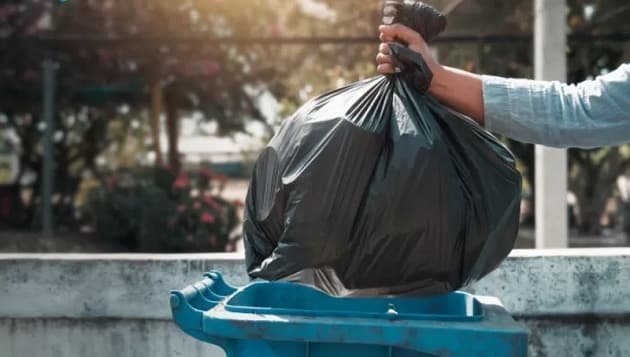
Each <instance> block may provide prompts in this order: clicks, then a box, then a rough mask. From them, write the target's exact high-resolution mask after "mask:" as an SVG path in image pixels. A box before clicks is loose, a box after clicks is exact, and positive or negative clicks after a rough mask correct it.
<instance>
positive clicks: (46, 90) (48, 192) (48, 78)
mask: <svg viewBox="0 0 630 357" xmlns="http://www.w3.org/2000/svg"><path fill="white" fill-rule="evenodd" d="M57 68H58V65H57V63H56V62H54V61H53V60H50V59H46V60H44V63H43V64H42V69H43V72H44V75H43V80H44V81H43V91H42V98H43V106H42V108H43V109H42V120H43V122H44V124H45V129H44V137H43V139H44V153H43V160H44V161H43V167H42V233H43V235H44V236H51V235H52V234H53V230H54V222H53V210H52V195H53V188H54V162H53V161H54V148H55V147H54V143H53V135H54V130H55V127H54V118H55V81H56V78H55V76H56V72H57Z"/></svg>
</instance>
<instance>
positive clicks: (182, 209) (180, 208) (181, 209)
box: [177, 205, 186, 212]
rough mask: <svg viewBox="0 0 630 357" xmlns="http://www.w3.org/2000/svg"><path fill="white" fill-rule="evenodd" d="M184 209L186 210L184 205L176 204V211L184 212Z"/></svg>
mask: <svg viewBox="0 0 630 357" xmlns="http://www.w3.org/2000/svg"><path fill="white" fill-rule="evenodd" d="M184 211H186V205H179V206H177V212H184Z"/></svg>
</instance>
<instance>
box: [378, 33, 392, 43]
mask: <svg viewBox="0 0 630 357" xmlns="http://www.w3.org/2000/svg"><path fill="white" fill-rule="evenodd" d="M378 38H379V40H381V42H394V37H393V36H390V35H386V34H384V33H381V34H380V35H379V36H378Z"/></svg>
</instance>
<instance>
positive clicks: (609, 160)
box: [0, 0, 630, 252]
mask: <svg viewBox="0 0 630 357" xmlns="http://www.w3.org/2000/svg"><path fill="white" fill-rule="evenodd" d="M428 2H429V3H431V4H432V5H434V6H436V7H437V8H439V9H441V10H443V11H444V12H446V13H447V14H448V16H449V28H448V30H447V32H446V33H445V34H444V35H443V36H442V38H441V39H440V40H438V42H437V43H436V44H435V45H434V49H435V51H436V54H437V56H438V57H439V58H440V61H441V62H442V63H444V64H447V65H451V66H455V67H460V68H464V69H466V70H469V71H473V72H477V73H487V74H494V75H501V76H509V77H527V78H531V77H533V69H532V62H533V61H532V57H533V56H532V43H531V37H532V36H531V35H532V27H533V14H532V11H533V1H522V0H504V1H489V0H435V1H428ZM568 4H569V7H568V9H567V26H568V28H569V34H570V39H569V42H568V48H567V56H568V57H567V58H568V67H569V73H568V79H569V81H570V82H573V83H575V82H579V81H582V80H585V79H592V78H594V77H595V76H597V75H599V74H602V73H606V72H607V71H610V70H613V69H614V68H616V66H618V65H619V64H620V63H622V62H624V61H627V60H628V58H629V53H630V52H629V50H630V46H629V42H628V41H629V40H630V22H628V21H627V17H628V16H629V15H630V5H628V3H627V1H625V0H592V1H587V0H569V1H568ZM380 6H381V2H380V1H379V0H343V1H339V0H337V1H333V0H290V1H289V0H229V1H228V0H204V1H200V0H168V1H167V0H125V1H121V0H74V1H72V0H71V1H65V2H55V1H37V0H23V1H4V2H2V3H1V4H0V61H1V66H0V183H1V184H0V227H1V228H2V229H1V230H0V250H5V251H7V250H8V251H16V250H17V251H25V250H26V251H33V250H35V251H164V252H180V251H226V250H228V251H232V250H237V249H239V243H238V241H239V235H240V231H239V225H240V219H241V218H240V217H241V213H240V211H241V209H240V207H241V206H242V201H243V200H244V195H245V191H246V186H247V179H248V176H249V171H250V168H251V166H252V163H253V161H254V160H255V158H256V156H257V152H258V151H259V150H260V149H261V148H262V147H264V145H265V143H266V142H267V141H268V139H269V138H270V137H271V136H272V135H273V132H274V130H275V128H277V127H278V125H279V123H280V122H281V121H282V120H283V119H284V118H287V117H289V116H290V114H291V113H292V112H294V111H295V110H296V109H297V108H298V107H299V106H300V105H301V104H302V103H304V102H305V101H306V100H308V99H309V98H311V97H313V96H315V95H317V94H319V93H322V92H324V91H328V90H331V89H335V88H337V87H340V86H343V85H345V84H348V83H351V82H353V81H356V80H359V79H362V78H366V77H370V76H373V75H375V68H374V56H375V53H376V48H377V45H378V41H377V35H378V32H377V26H378V24H379V22H380ZM43 59H52V60H54V61H55V62H56V63H57V64H58V66H59V69H58V71H57V82H56V101H55V118H54V122H55V125H54V128H55V129H54V182H55V186H54V195H53V210H54V222H55V232H56V234H55V235H54V236H52V237H42V236H41V234H39V233H38V232H39V230H40V229H41V225H40V222H41V215H42V205H41V202H42V198H41V186H42V166H43V165H42V164H43V144H42V135H43V132H44V127H45V123H44V122H43V121H42V94H41V93H42V60H43ZM506 143H507V144H508V145H509V146H510V148H511V149H512V150H513V151H514V153H515V154H516V155H517V157H518V160H519V169H520V170H521V172H522V173H523V175H524V177H525V180H524V197H523V214H522V225H523V229H522V239H523V241H527V240H528V239H530V240H531V238H532V237H533V234H532V237H529V236H528V232H530V231H531V227H533V223H534V222H533V206H534V204H535V202H533V197H534V195H533V191H534V190H535V187H534V185H533V177H534V151H533V147H532V146H531V145H525V144H520V143H516V142H512V141H508V140H506ZM629 169H630V146H627V145H625V146H621V147H615V148H606V149H598V150H570V152H569V188H570V191H571V192H570V195H569V197H568V198H567V203H568V209H569V212H570V223H571V227H572V235H573V236H574V237H596V238H597V239H599V238H600V237H602V236H604V237H613V238H614V239H612V241H611V242H612V243H611V244H615V245H625V244H626V242H627V240H626V235H627V234H626V233H627V232H628V231H630V219H628V218H626V216H630V215H628V213H629V212H630V204H629V203H628V201H629V200H630V198H629V197H628V196H630V185H628V184H626V176H627V175H628V173H629ZM588 242H591V243H588ZM584 244H586V245H588V244H595V245H597V241H595V242H594V243H593V240H590V241H587V243H584ZM522 246H528V243H523V244H522Z"/></svg>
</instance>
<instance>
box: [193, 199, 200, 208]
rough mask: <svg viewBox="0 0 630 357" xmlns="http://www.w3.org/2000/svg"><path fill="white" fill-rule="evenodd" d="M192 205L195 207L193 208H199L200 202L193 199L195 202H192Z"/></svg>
mask: <svg viewBox="0 0 630 357" xmlns="http://www.w3.org/2000/svg"><path fill="white" fill-rule="evenodd" d="M193 207H195V209H200V208H201V203H200V202H199V201H195V203H194V204H193Z"/></svg>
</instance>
